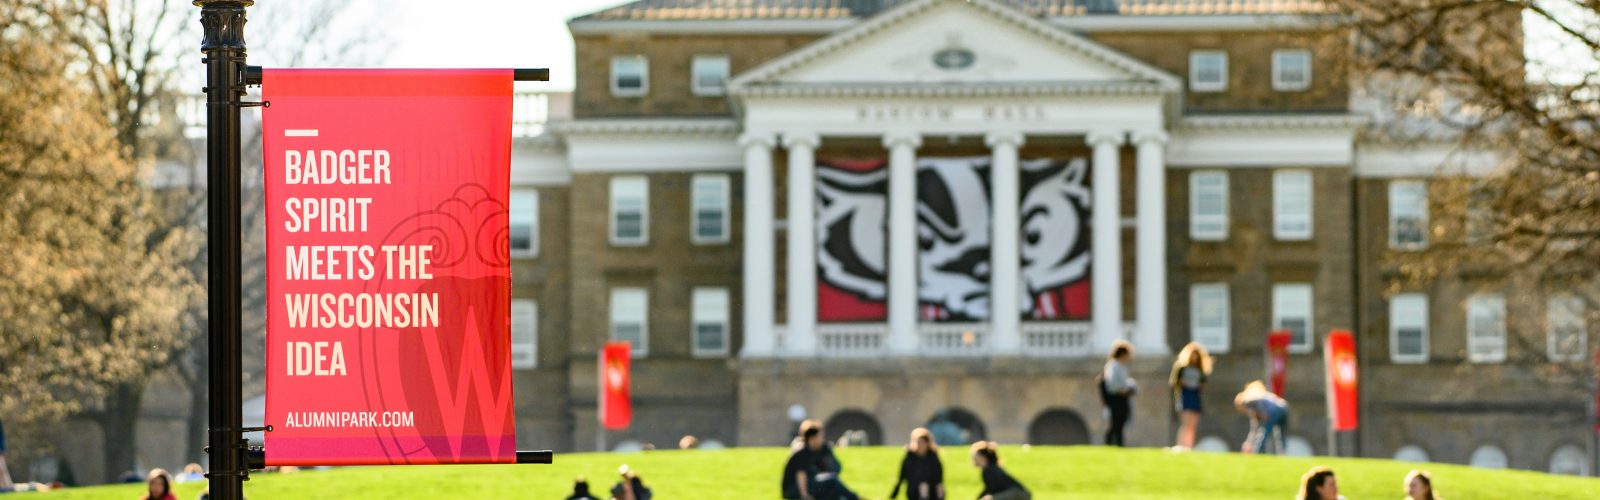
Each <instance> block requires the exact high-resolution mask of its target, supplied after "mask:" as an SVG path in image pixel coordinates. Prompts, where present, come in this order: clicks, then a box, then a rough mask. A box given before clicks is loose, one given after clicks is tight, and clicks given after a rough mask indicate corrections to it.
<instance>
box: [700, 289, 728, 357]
mask: <svg viewBox="0 0 1600 500" xmlns="http://www.w3.org/2000/svg"><path fill="white" fill-rule="evenodd" d="M693 311H694V318H693V322H694V325H693V326H694V355H695V356H696V357H719V356H727V355H728V289H727V288H695V289H694V309H693Z"/></svg>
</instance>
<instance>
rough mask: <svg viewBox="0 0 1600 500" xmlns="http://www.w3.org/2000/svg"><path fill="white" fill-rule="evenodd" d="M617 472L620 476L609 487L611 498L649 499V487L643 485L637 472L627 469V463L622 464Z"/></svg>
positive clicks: (626, 499)
mask: <svg viewBox="0 0 1600 500" xmlns="http://www.w3.org/2000/svg"><path fill="white" fill-rule="evenodd" d="M617 474H618V475H621V476H622V478H621V479H619V480H617V485H616V486H612V487H611V500H650V496H651V493H650V488H648V487H645V485H644V480H643V479H640V478H639V473H638V472H634V471H633V470H632V469H629V468H628V464H622V468H620V469H618V470H617Z"/></svg>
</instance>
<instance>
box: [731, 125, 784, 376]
mask: <svg viewBox="0 0 1600 500" xmlns="http://www.w3.org/2000/svg"><path fill="white" fill-rule="evenodd" d="M773 143H774V140H773V137H772V135H771V134H757V133H746V134H744V135H742V136H740V137H739V146H740V147H742V148H744V305H743V310H744V350H743V351H742V355H743V356H744V357H751V358H765V357H771V356H772V355H773V348H774V347H776V346H774V345H773V343H774V342H773V327H774V326H775V324H774V322H773V318H772V313H773V310H774V307H775V302H776V298H775V295H776V291H775V290H774V289H773V287H774V286H775V285H774V282H775V281H776V280H775V279H774V278H776V274H775V272H774V269H773V267H774V264H773V262H774V258H773V257H774V255H773V250H774V249H773V243H772V242H773V235H772V232H773V228H772V146H773Z"/></svg>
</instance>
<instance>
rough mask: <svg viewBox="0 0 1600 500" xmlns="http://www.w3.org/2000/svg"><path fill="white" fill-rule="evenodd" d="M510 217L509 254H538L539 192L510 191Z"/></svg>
mask: <svg viewBox="0 0 1600 500" xmlns="http://www.w3.org/2000/svg"><path fill="white" fill-rule="evenodd" d="M507 215H508V217H507V219H510V221H509V222H510V233H511V256H512V257H537V256H539V192H538V191H512V192H511V213H509V214H507Z"/></svg>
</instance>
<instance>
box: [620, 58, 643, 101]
mask: <svg viewBox="0 0 1600 500" xmlns="http://www.w3.org/2000/svg"><path fill="white" fill-rule="evenodd" d="M649 92H650V60H649V59H645V58H644V56H638V55H634V56H616V57H613V58H611V95H614V96H617V97H639V96H642V95H645V94H646V93H649Z"/></svg>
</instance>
